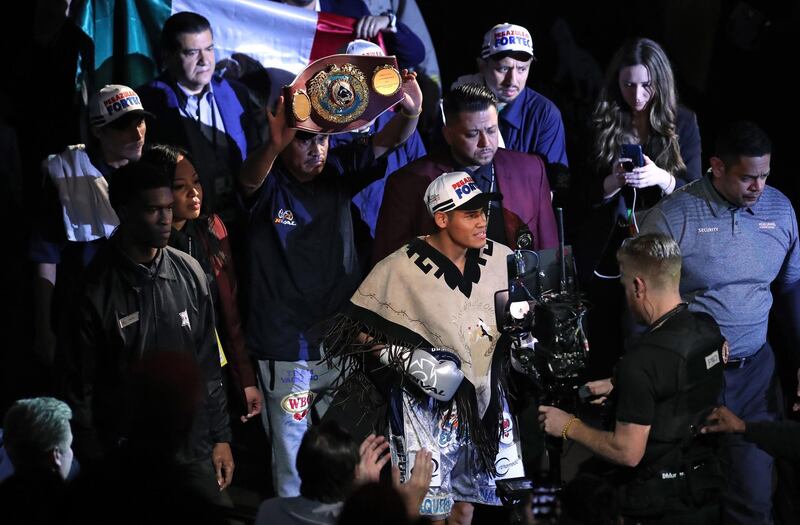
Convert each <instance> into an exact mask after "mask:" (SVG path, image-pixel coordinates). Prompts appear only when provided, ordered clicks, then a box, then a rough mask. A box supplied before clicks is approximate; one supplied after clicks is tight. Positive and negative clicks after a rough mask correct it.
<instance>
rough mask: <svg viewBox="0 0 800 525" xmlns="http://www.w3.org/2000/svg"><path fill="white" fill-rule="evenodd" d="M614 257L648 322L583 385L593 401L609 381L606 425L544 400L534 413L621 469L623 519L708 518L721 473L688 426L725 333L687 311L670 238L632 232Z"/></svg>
mask: <svg viewBox="0 0 800 525" xmlns="http://www.w3.org/2000/svg"><path fill="white" fill-rule="evenodd" d="M617 259H618V260H619V263H620V269H621V273H622V278H621V279H622V284H623V287H624V288H625V296H626V299H627V302H628V306H629V308H630V310H631V312H632V313H633V315H634V316H635V317H636V318H637V319H638V320H639V321H641V322H644V323H646V324H647V325H648V329H647V331H646V332H645V333H644V334H643V335H642V336H641V338H640V340H639V341H638V343H637V344H636V346H635V347H634V348H632V349H631V351H630V352H629V353H628V354H626V355H625V356H624V357H623V359H622V360H621V362H620V363H619V365H618V366H617V370H616V376H615V380H614V381H612V380H610V379H609V380H602V381H594V382H592V383H589V384H587V387H588V389H589V391H590V392H591V393H592V394H594V395H595V396H599V399H604V398H605V397H606V396H607V395H608V394H609V393H610V392H611V390H612V389H616V394H617V405H616V425H615V427H614V430H613V431H611V432H606V431H601V430H597V429H595V428H592V427H590V426H588V425H586V424H584V423H583V422H581V420H580V419H578V418H577V417H576V416H574V415H572V414H568V413H566V412H563V411H562V410H559V409H557V408H555V407H550V406H541V407H540V408H539V412H540V415H539V421H540V422H541V424H542V427H543V429H544V430H545V432H547V433H548V434H550V435H552V436H561V437H562V438H564V439H565V440H567V439H572V440H574V441H577V442H579V443H581V444H583V445H585V446H586V447H587V448H589V449H590V450H591V451H592V452H594V453H595V454H597V455H598V456H600V457H602V458H603V459H606V460H608V461H611V462H613V463H616V464H619V465H623V466H624V467H628V468H622V469H620V470H619V471H618V473H619V476H618V479H619V481H620V487H619V497H620V508H621V510H622V514H623V515H624V516H625V517H626V518H629V519H633V520H634V522H636V523H703V524H706V523H716V522H718V521H719V491H720V487H721V485H722V481H723V477H722V475H721V472H720V469H719V462H718V461H717V459H716V454H715V446H714V445H715V443H714V441H713V440H708V439H707V437H708V436H704V435H703V436H701V435H699V433H698V432H697V430H698V427H699V426H700V425H701V423H702V422H703V420H704V418H705V416H706V415H708V413H709V412H710V411H711V409H712V408H713V407H714V406H715V405H716V402H717V399H718V396H719V393H720V391H721V389H722V386H723V347H724V346H725V340H724V338H723V337H722V335H721V334H720V330H719V327H718V326H717V323H716V322H715V321H714V320H713V319H712V318H711V316H709V315H708V314H704V313H697V312H690V311H689V309H688V308H687V305H686V303H684V302H682V301H681V297H680V294H679V292H678V286H679V283H680V273H681V254H680V248H679V247H678V245H677V243H676V242H675V241H674V240H672V239H671V238H669V237H668V236H666V235H663V234H647V235H641V236H638V237H634V238H632V239H629V240H628V241H626V242H625V243H624V244H623V246H622V247H621V248H620V249H619V251H618V252H617Z"/></svg>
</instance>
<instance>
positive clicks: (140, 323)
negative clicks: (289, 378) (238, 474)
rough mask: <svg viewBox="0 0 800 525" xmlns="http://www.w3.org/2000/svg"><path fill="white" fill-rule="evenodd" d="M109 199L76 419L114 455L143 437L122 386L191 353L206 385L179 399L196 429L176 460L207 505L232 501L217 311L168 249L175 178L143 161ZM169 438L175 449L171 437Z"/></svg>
mask: <svg viewBox="0 0 800 525" xmlns="http://www.w3.org/2000/svg"><path fill="white" fill-rule="evenodd" d="M109 194H110V200H111V205H112V206H113V208H114V210H115V211H116V213H117V215H118V216H119V219H120V225H119V228H118V229H117V231H116V232H115V233H114V235H113V236H112V237H111V239H110V242H109V243H108V244H107V245H106V246H105V247H104V249H103V251H101V252H100V253H99V254H98V256H97V257H96V258H95V260H94V261H92V264H91V265H90V267H89V268H88V271H87V277H86V285H85V288H84V292H83V297H82V303H81V307H80V319H79V321H78V324H79V326H78V328H79V333H80V341H79V344H78V348H79V355H78V356H77V359H76V361H75V363H76V364H77V365H78V370H77V372H78V374H79V375H78V378H79V381H78V384H79V386H80V388H79V394H78V400H79V402H80V405H79V407H80V410H79V411H78V416H77V417H76V420H78V423H83V424H90V425H91V432H90V434H89V435H92V434H94V433H96V437H97V438H98V439H99V444H100V445H101V448H102V450H103V452H106V453H108V452H112V451H113V450H114V449H115V448H116V447H119V446H120V445H124V444H125V443H126V442H127V441H128V439H129V437H130V434H131V433H133V432H140V431H141V429H132V428H131V425H130V421H128V419H129V418H127V417H126V416H127V415H128V414H126V411H125V410H124V409H121V406H124V405H123V404H122V403H121V401H123V400H125V397H124V395H123V394H124V392H125V390H124V387H125V386H126V384H127V383H128V382H129V381H130V378H131V376H132V373H133V372H135V370H136V369H137V366H138V365H139V364H140V363H141V361H142V360H143V359H144V358H147V357H148V356H151V355H152V354H156V353H162V352H180V353H184V354H186V355H188V356H190V357H191V359H192V361H194V363H196V365H197V369H198V370H199V373H200V377H201V386H202V387H201V388H199V389H198V390H199V391H197V392H181V395H182V396H183V395H185V396H186V400H187V401H188V403H186V404H184V405H181V406H184V407H185V408H186V410H187V412H189V416H190V417H189V418H188V419H187V420H188V421H190V422H191V423H190V424H189V426H190V428H187V432H186V435H185V437H184V439H182V440H181V442H180V443H179V444H177V445H176V447H175V448H176V449H177V450H175V451H174V454H173V455H172V458H170V459H171V460H174V465H175V466H176V468H179V469H181V470H182V471H185V475H186V478H187V479H191V480H192V483H193V488H194V489H195V491H196V492H197V494H198V495H200V496H201V497H202V498H203V499H206V500H208V501H210V502H213V503H219V504H223V505H224V504H229V498H228V497H227V495H225V494H224V493H222V492H221V491H222V490H223V489H225V488H226V487H227V486H228V485H229V484H230V482H231V479H232V477H233V468H234V464H233V458H232V455H231V449H230V444H229V443H230V440H231V431H230V426H229V421H228V416H227V411H226V398H225V391H224V389H223V387H222V382H221V372H220V355H219V351H218V346H217V341H216V337H215V335H214V310H213V306H212V299H211V296H210V294H209V287H208V282H207V280H206V277H205V274H204V273H203V270H202V268H201V267H200V265H199V263H197V261H195V260H194V259H192V258H191V257H190V256H188V255H186V254H184V253H182V252H180V251H178V250H174V249H172V248H169V247H168V246H167V241H168V240H169V235H170V230H171V225H172V204H173V198H172V180H171V177H170V176H169V175H167V174H166V173H164V172H162V171H161V170H159V169H158V168H156V167H154V166H151V165H148V164H145V163H133V164H129V165H127V166H125V167H123V168H121V169H120V170H119V171H118V172H117V173H116V174H115V176H114V179H113V180H112V182H111V185H110V188H109ZM179 379H180V378H175V380H176V381H178V380H179ZM178 401H180V400H178ZM175 402H176V400H173V399H165V400H164V403H175ZM155 432H156V433H157V432H164V430H163V429H155ZM164 441H165V447H167V446H169V440H168V436H164ZM215 478H216V479H215Z"/></svg>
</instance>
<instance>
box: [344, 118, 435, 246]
mask: <svg viewBox="0 0 800 525" xmlns="http://www.w3.org/2000/svg"><path fill="white" fill-rule="evenodd" d="M394 116H395V113H393V112H391V111H387V112H385V113H381V114H380V115H379V116H378V118H377V119H375V121H374V122H373V123H372V125H371V126H370V127H369V131H368V132H366V135H374V134H375V133H377V132H379V131H380V130H382V129H383V127H384V126H385V125H386V124H387V123H388V122H389V121H390V120H392V118H394ZM360 135H362V133H357V132H353V133H340V134H338V135H331V137H330V139H329V140H330V147H331V148H335V147H339V146H341V145H344V144H350V143H351V142H353V141H354V140H356V139H358V138H359V136H360ZM426 153H427V152H426V151H425V145H424V144H423V143H422V137H420V135H419V132H418V131H417V130H414V133H412V134H411V136H410V137H408V140H406V141H405V142H404V143H403V144H402V145H401V146H398V147H397V148H395V149H394V150H392V151H390V152H389V153H387V155H386V173H385V175H384V177H383V178H381V179H378V180H376V181H375V182H373V183H372V184H370V185H369V186H367V187H366V188H364V189H363V190H361V191H360V192H358V194H356V196H355V197H353V204H355V205H356V207H357V208H358V211H359V213H360V214H361V220H363V221H364V222H365V223H366V224H367V226H369V232H370V234H371V235H372V238H373V239H374V238H375V225H376V224H377V223H378V212H379V211H380V210H381V202H382V201H383V188H384V187H385V186H386V177H388V176H389V175H390V174H392V173H394V172H395V171H397V170H399V169H400V168H402V167H403V166H405V165H406V164H408V163H409V162H411V161H412V160H417V159H418V158H420V157H424V156H425V155H426Z"/></svg>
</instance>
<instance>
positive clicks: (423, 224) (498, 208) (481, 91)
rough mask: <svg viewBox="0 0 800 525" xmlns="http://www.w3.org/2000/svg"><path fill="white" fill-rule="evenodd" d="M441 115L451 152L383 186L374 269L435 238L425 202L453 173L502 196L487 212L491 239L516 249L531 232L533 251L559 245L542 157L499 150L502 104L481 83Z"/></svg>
mask: <svg viewBox="0 0 800 525" xmlns="http://www.w3.org/2000/svg"><path fill="white" fill-rule="evenodd" d="M444 113H445V118H446V123H445V127H444V129H443V133H444V138H445V141H446V142H447V145H448V146H449V147H448V148H447V149H445V150H442V151H438V152H434V153H432V154H429V155H426V156H425V157H422V158H420V159H417V160H416V161H414V162H412V163H410V164H408V165H406V166H405V167H404V168H402V169H400V170H398V171H396V172H394V173H393V174H391V175H390V176H389V178H388V179H387V181H386V187H385V190H384V195H383V203H382V204H381V211H380V213H379V215H378V224H377V227H376V231H375V249H374V251H373V262H378V261H380V260H381V259H383V258H384V257H386V256H387V255H388V254H390V253H392V252H393V251H395V250H396V249H398V248H400V247H401V246H402V245H403V244H405V243H406V242H408V241H409V240H410V239H411V238H412V237H414V236H417V235H426V234H431V233H434V232H435V231H436V229H435V225H434V222H433V219H432V218H431V215H430V213H428V210H427V208H426V206H425V202H424V199H423V196H424V194H425V190H426V188H427V187H428V185H429V184H430V183H431V181H433V180H434V179H435V178H436V177H438V176H439V175H441V174H442V173H447V172H452V171H466V172H467V173H469V174H470V175H471V176H472V178H473V179H474V181H475V183H476V184H477V185H478V187H479V188H480V189H481V191H482V192H486V193H491V192H498V191H499V192H500V193H502V194H503V200H502V204H501V203H500V202H493V203H492V204H491V205H490V206H489V209H488V210H487V219H488V221H489V224H488V229H487V235H488V237H489V238H490V239H492V240H494V241H497V242H501V243H503V244H507V245H513V244H514V243H515V240H516V237H517V233H518V231H519V229H520V227H521V226H523V225H525V226H527V227H528V228H530V231H531V232H532V233H533V238H534V242H533V245H532V248H533V249H534V250H540V249H542V248H552V247H554V246H556V244H557V242H558V234H557V232H556V224H555V217H554V215H553V208H552V205H551V202H550V185H549V184H548V182H547V177H546V175H545V167H544V162H543V161H542V158H541V157H539V156H538V155H528V154H525V153H518V152H515V151H510V150H505V149H498V147H497V141H498V137H499V131H498V126H497V99H496V98H495V96H494V95H493V94H492V92H491V91H489V89H488V88H486V87H485V86H481V85H477V84H463V85H461V86H458V87H456V88H454V89H453V90H452V91H451V92H450V93H448V95H447V96H445V99H444Z"/></svg>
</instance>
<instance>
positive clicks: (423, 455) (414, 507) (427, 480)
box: [392, 448, 433, 518]
mask: <svg viewBox="0 0 800 525" xmlns="http://www.w3.org/2000/svg"><path fill="white" fill-rule="evenodd" d="M431 478H433V453H432V452H430V451H429V450H427V449H424V448H423V449H421V450H420V451H419V452H417V456H416V458H415V460H414V468H413V469H411V478H410V479H409V480H408V481H407V482H405V483H401V482H400V469H398V468H397V467H396V466H394V465H393V466H392V482H393V484H394V488H396V489H397V491H398V492H399V493H400V496H402V498H403V501H404V502H405V504H406V511H407V512H408V515H409V516H410V517H411V518H415V517H417V516H418V515H419V507H420V505H422V501H423V500H424V499H425V494H427V493H428V488H429V487H430V486H431Z"/></svg>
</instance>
